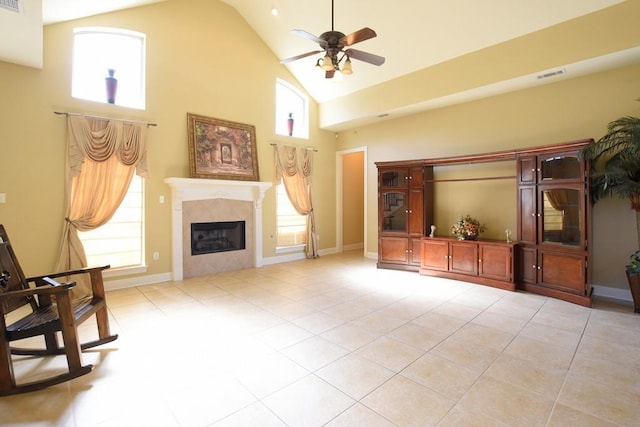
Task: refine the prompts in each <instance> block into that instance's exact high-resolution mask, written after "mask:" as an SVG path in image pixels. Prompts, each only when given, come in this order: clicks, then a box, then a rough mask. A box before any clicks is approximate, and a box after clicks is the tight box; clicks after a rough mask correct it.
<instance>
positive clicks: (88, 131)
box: [67, 116, 147, 177]
mask: <svg viewBox="0 0 640 427" xmlns="http://www.w3.org/2000/svg"><path fill="white" fill-rule="evenodd" d="M67 126H68V142H69V145H68V150H69V152H68V160H69V165H68V167H69V172H70V174H71V176H72V177H73V176H77V175H78V174H79V173H80V170H81V169H82V164H83V163H84V159H85V158H87V159H89V160H92V161H94V162H105V161H107V160H108V159H109V158H111V157H112V156H115V157H116V158H117V159H118V160H119V161H120V163H122V164H123V165H125V166H136V173H137V174H138V175H140V176H144V177H146V176H147V151H146V146H145V140H146V130H147V127H146V125H144V124H142V123H129V122H123V121H120V120H96V119H88V118H86V117H83V116H69V117H68V118H67Z"/></svg>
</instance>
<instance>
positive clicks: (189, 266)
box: [164, 178, 271, 280]
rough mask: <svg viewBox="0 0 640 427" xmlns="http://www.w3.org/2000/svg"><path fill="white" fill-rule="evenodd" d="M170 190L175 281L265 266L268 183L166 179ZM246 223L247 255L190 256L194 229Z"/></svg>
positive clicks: (238, 251)
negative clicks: (202, 225) (212, 224)
mask: <svg viewBox="0 0 640 427" xmlns="http://www.w3.org/2000/svg"><path fill="white" fill-rule="evenodd" d="M164 182H165V183H167V184H168V185H169V186H170V187H171V204H172V206H171V208H172V209H171V235H172V239H171V242H172V244H171V265H172V279H173V280H182V279H184V278H189V277H196V276H203V275H207V274H213V273H218V272H222V271H228V270H237V269H241V268H247V267H261V266H262V262H263V259H262V233H263V230H262V200H263V198H264V195H265V192H266V191H267V189H268V188H270V187H271V183H269V182H256V181H226V180H219V179H200V178H165V180H164ZM227 221H244V222H245V231H244V232H243V233H242V234H243V235H244V236H245V246H246V248H245V249H244V250H237V251H223V252H217V253H207V254H201V255H192V254H191V224H193V223H205V222H227Z"/></svg>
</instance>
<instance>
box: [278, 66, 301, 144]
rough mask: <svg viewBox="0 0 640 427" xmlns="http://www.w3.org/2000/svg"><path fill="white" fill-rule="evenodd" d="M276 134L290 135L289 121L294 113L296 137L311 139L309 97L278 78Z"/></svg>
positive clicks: (294, 133)
mask: <svg viewBox="0 0 640 427" xmlns="http://www.w3.org/2000/svg"><path fill="white" fill-rule="evenodd" d="M275 99H276V117H275V133H276V135H282V136H289V131H288V127H287V121H288V119H289V114H290V113H291V114H292V117H293V120H294V125H293V135H291V136H293V137H294V138H303V139H309V97H308V96H307V95H305V94H304V93H303V92H302V91H300V90H298V89H297V88H296V87H294V86H293V85H292V84H290V83H288V82H286V81H284V80H282V79H278V78H276V97H275Z"/></svg>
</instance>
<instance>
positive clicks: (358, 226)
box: [342, 151, 364, 247]
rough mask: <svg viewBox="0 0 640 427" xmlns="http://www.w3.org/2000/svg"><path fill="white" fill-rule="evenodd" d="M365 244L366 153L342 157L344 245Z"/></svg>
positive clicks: (358, 152) (360, 152)
mask: <svg viewBox="0 0 640 427" xmlns="http://www.w3.org/2000/svg"><path fill="white" fill-rule="evenodd" d="M363 243H364V153H363V152H362V151H357V152H355V153H347V154H345V155H344V156H342V244H343V246H347V247H349V246H351V247H356V246H358V245H362V244H363Z"/></svg>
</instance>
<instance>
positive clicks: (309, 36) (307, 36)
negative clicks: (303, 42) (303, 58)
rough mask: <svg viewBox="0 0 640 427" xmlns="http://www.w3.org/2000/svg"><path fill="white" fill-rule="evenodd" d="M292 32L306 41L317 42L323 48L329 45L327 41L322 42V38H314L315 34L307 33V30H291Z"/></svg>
mask: <svg viewBox="0 0 640 427" xmlns="http://www.w3.org/2000/svg"><path fill="white" fill-rule="evenodd" d="M291 32H292V33H295V34H297V35H299V36H300V37H304V38H305V39H309V40H311V41H312V42H316V43H318V44H319V45H320V46H322V47H324V46H326V45H327V42H326V41H324V40H322V39H321V38H320V37H317V36H314V35H313V34H311V33H308V32H306V31H305V30H291Z"/></svg>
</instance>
